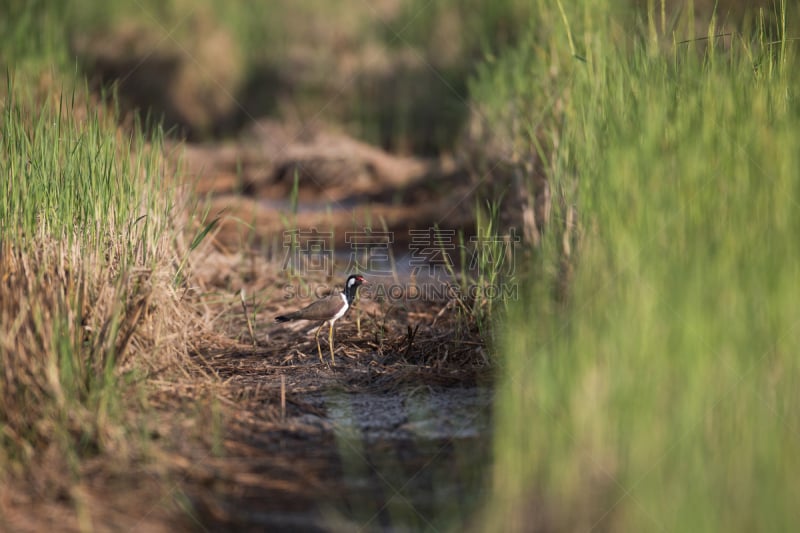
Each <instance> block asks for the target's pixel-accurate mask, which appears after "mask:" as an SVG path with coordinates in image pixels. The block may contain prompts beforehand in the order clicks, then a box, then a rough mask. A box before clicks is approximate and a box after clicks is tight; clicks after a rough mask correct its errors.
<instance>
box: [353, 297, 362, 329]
mask: <svg viewBox="0 0 800 533" xmlns="http://www.w3.org/2000/svg"><path fill="white" fill-rule="evenodd" d="M358 301H359V297H358V293H357V292H356V297H355V300H354V301H353V307H355V308H356V330H357V331H358V336H359V337H360V336H361V310H360V309H359V308H358Z"/></svg>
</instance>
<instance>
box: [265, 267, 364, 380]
mask: <svg viewBox="0 0 800 533" xmlns="http://www.w3.org/2000/svg"><path fill="white" fill-rule="evenodd" d="M362 283H367V280H365V279H364V276H360V275H357V274H353V275H352V276H350V277H349V278H347V282H346V283H345V284H344V291H342V292H340V293H334V294H331V295H330V296H327V297H325V298H322V299H321V300H317V301H316V302H314V303H312V304H311V305H308V306H306V307H304V308H302V309H300V310H299V311H295V312H294V313H289V314H288V315H281V316H276V317H275V322H288V321H290V320H322V324H320V325H319V328H317V334H316V335H315V336H314V338H315V339H316V340H317V351H318V352H319V360H320V361H322V348H321V347H320V345H319V332H320V330H321V329H322V326H324V325H325V323H326V322H327V323H328V324H330V330H329V331H328V346H330V348H331V365H335V364H336V362H335V361H334V359H333V323H334V322H336V321H337V320H339V319H340V318H342V317H343V316H344V314H345V313H346V312H347V310H348V309H350V306H351V305H353V300H354V299H355V297H356V291H357V290H358V287H359V286H360V285H361V284H362Z"/></svg>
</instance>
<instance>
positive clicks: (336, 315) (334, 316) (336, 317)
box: [330, 293, 350, 321]
mask: <svg viewBox="0 0 800 533" xmlns="http://www.w3.org/2000/svg"><path fill="white" fill-rule="evenodd" d="M340 294H341V296H342V301H344V305H343V306H342V308H341V309H340V310H339V312H338V313H336V314H335V315H333V317H332V318H331V319H330V320H332V321H333V320H338V319H340V318H342V317H343V316H344V314H345V313H346V312H347V310H348V309H349V308H350V304H349V303H348V302H347V296H345V295H344V293H340Z"/></svg>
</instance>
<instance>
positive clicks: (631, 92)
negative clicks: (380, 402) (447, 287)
mask: <svg viewBox="0 0 800 533" xmlns="http://www.w3.org/2000/svg"><path fill="white" fill-rule="evenodd" d="M604 4H605V3H603V2H576V3H571V4H567V3H562V2H540V3H539V8H540V10H541V15H542V19H541V20H540V22H539V24H538V26H539V27H541V28H548V30H544V31H549V32H552V33H551V36H550V38H549V39H548V40H547V41H542V40H540V41H537V42H538V44H539V48H535V49H533V51H532V52H531V49H530V48H529V50H528V51H525V50H520V51H519V52H518V59H516V60H508V61H506V62H503V63H502V64H500V65H498V66H497V68H498V69H499V70H498V71H492V72H491V73H490V74H491V76H488V75H487V77H485V78H483V80H484V81H485V82H486V83H490V82H494V83H496V82H497V80H498V79H503V76H505V77H506V78H508V79H516V78H517V77H519V78H522V76H524V75H525V74H524V72H523V71H521V70H519V69H527V70H526V71H525V72H528V73H529V74H528V75H530V76H532V77H536V76H544V75H545V74H544V72H546V71H547V69H552V68H553V65H556V66H557V67H558V68H559V69H561V72H562V76H561V79H563V80H565V82H564V90H563V91H562V95H561V96H562V99H561V102H560V106H561V108H560V109H559V110H557V112H556V116H557V117H558V120H554V121H552V124H553V126H552V127H553V128H554V130H546V131H538V132H536V135H537V136H543V137H544V138H548V137H547V136H548V135H550V138H553V136H557V138H558V140H559V142H558V144H557V145H556V146H555V151H554V155H553V157H552V159H551V161H552V163H551V164H549V165H547V166H546V167H545V169H544V171H545V172H546V173H547V177H548V179H549V180H551V182H552V184H553V187H554V188H555V189H559V188H561V189H562V190H563V191H567V192H565V193H564V198H565V201H564V202H563V205H574V206H576V208H577V213H578V216H577V221H578V229H579V231H578V234H577V235H578V237H577V244H578V246H577V253H575V254H573V257H572V263H573V266H574V271H573V275H572V277H571V278H570V280H569V292H568V297H567V298H566V299H558V298H555V297H554V294H555V293H556V292H557V291H555V290H554V289H555V288H556V286H557V285H558V283H559V282H560V279H559V270H560V269H559V265H558V263H559V261H560V259H561V258H560V253H559V245H558V238H559V234H558V233H559V232H558V231H550V233H549V235H548V236H547V239H546V242H544V243H543V244H542V247H541V249H540V250H538V251H537V252H536V253H535V254H533V255H532V257H534V258H535V259H534V261H537V262H536V263H535V264H534V265H532V270H533V275H532V276H531V280H530V283H529V286H528V288H527V289H526V290H525V291H523V292H524V293H525V295H526V297H524V298H523V300H522V301H520V302H518V303H517V304H516V305H513V306H512V307H511V309H510V311H509V316H508V322H507V324H506V326H505V328H504V335H503V339H504V340H503V341H502V345H503V347H502V355H503V357H502V378H501V380H500V385H499V387H500V388H499V391H498V396H497V397H498V403H497V408H496V430H497V431H496V442H495V458H496V463H495V466H494V483H493V492H492V496H491V498H490V502H489V504H488V506H487V511H486V520H488V521H489V522H490V523H492V524H493V525H495V526H496V525H497V524H503V525H504V526H505V527H504V529H506V530H518V531H519V530H542V531H550V530H553V531H564V530H572V531H574V530H587V531H588V530H594V529H599V530H620V531H654V530H664V531H792V530H796V529H797V528H798V526H799V525H800V515H798V512H797V502H798V501H800V459H799V458H798V454H797V442H798V435H799V434H800V426H798V423H797V416H796V413H797V411H798V409H800V388H798V386H797V385H798V376H800V363H798V358H797V353H798V352H800V322H798V320H800V313H798V310H800V306H798V299H797V294H798V292H797V282H798V279H800V247H798V246H797V242H798V241H797V235H798V234H800V209H799V208H800V204H798V198H800V102H798V98H797V91H796V88H797V87H798V84H800V71H799V70H798V69H797V64H798V55H797V48H796V47H797V44H796V41H795V40H793V39H794V38H796V37H797V35H796V34H795V35H791V34H789V33H788V31H787V28H790V27H791V26H790V23H791V20H789V19H787V12H786V6H785V5H783V6H778V7H776V9H775V11H774V12H772V13H768V14H764V13H762V14H761V15H763V17H760V15H759V13H754V14H751V17H752V19H751V20H753V21H754V23H753V24H752V25H751V26H752V27H754V28H759V27H760V28H762V29H763V28H764V27H766V23H763V24H762V23H760V22H762V21H764V20H766V19H767V16H766V15H769V16H771V19H772V20H773V21H777V24H776V26H774V28H776V29H777V33H778V38H777V39H773V38H771V37H767V36H766V35H767V33H768V32H765V31H756V32H755V33H754V34H741V33H737V32H733V33H732V34H731V35H729V36H726V37H725V38H719V37H715V35H717V34H718V33H719V32H718V30H717V28H716V27H715V26H714V25H713V22H712V25H711V26H710V27H707V28H698V31H699V32H700V33H699V35H698V34H687V33H688V32H687V29H688V28H690V27H691V25H692V24H693V21H691V20H679V21H677V22H675V23H674V24H673V25H672V26H670V25H669V24H668V23H667V24H663V25H662V24H661V23H657V24H649V25H648V24H641V25H638V26H635V25H633V26H632V25H631V24H629V23H626V22H624V21H622V20H621V19H620V18H619V17H617V16H615V15H613V14H611V15H609V13H611V11H609V10H608V9H607V8H608V7H609V6H607V5H604ZM650 5H651V7H652V8H653V9H658V7H659V5H660V2H652V3H650ZM648 18H649V19H650V20H651V21H652V20H656V21H658V20H660V17H659V15H658V11H655V12H651V13H650V15H649V16H644V17H642V19H648ZM623 28H624V30H623ZM705 37H708V38H707V39H706V38H705ZM690 38H691V40H690ZM696 38H700V39H696ZM685 40H688V41H689V42H681V41H685ZM535 53H538V56H536V55H531V54H535ZM479 83H480V81H479ZM504 90H506V94H508V96H509V102H511V103H512V104H513V105H514V106H516V108H518V109H525V106H526V105H530V102H531V101H533V100H534V99H536V98H538V96H537V95H536V94H534V91H531V90H529V89H526V88H525V87H524V86H523V85H522V84H520V86H519V87H518V88H515V89H513V88H512V89H509V88H508V87H506V88H505V89H504ZM498 91H500V90H498ZM495 104H497V105H501V104H500V103H499V102H495ZM528 117H530V115H528V114H525V115H522V116H521V117H519V120H520V122H521V123H523V124H524V123H525V120H526V118H528ZM529 126H532V124H531V123H529ZM498 127H500V126H498ZM528 140H530V138H529V139H528ZM531 142H533V141H531ZM551 148H553V145H551ZM573 181H574V182H576V183H577V187H576V188H575V189H574V193H572V194H571V195H570V194H569V193H568V191H571V190H572V189H571V188H569V187H566V186H565V184H567V183H571V182H573ZM563 213H564V210H563V209H560V208H559V207H558V205H557V202H554V210H553V215H552V217H551V220H550V226H549V227H550V228H557V227H558V224H557V222H559V217H562V216H563ZM545 231H546V232H547V230H545ZM548 243H549V244H548Z"/></svg>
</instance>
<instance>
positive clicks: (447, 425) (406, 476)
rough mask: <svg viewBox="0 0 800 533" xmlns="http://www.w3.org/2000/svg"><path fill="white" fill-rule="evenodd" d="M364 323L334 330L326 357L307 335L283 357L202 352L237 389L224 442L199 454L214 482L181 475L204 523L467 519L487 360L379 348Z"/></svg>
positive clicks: (482, 439) (480, 455) (329, 524)
mask: <svg viewBox="0 0 800 533" xmlns="http://www.w3.org/2000/svg"><path fill="white" fill-rule="evenodd" d="M301 333H302V332H301ZM364 333H365V334H364V335H362V336H361V337H359V336H358V333H357V331H356V328H355V327H354V325H353V324H347V325H345V326H344V327H342V328H341V330H339V331H337V334H338V335H337V339H338V343H337V358H336V366H333V367H331V366H329V365H328V363H327V361H326V362H325V363H321V362H320V361H319V359H318V357H317V353H316V347H315V346H313V340H312V341H311V343H308V342H304V341H299V342H298V344H297V345H296V348H297V351H296V353H295V356H294V357H292V358H290V359H289V360H288V361H287V360H281V359H282V357H283V356H282V354H283V353H285V349H281V348H279V347H275V346H268V345H262V346H257V347H252V346H241V345H240V346H236V347H231V348H230V349H225V350H221V351H218V352H216V353H207V354H205V357H204V359H205V361H206V363H207V365H208V368H209V369H212V370H213V371H214V372H216V373H217V374H218V375H219V377H220V378H222V379H223V380H224V382H225V383H226V387H227V388H228V392H229V395H230V397H238V398H239V402H238V403H237V405H236V406H235V407H234V409H233V410H232V411H231V412H230V417H231V418H230V420H229V423H228V424H227V427H226V430H225V436H224V446H223V450H222V452H221V453H220V454H219V456H218V457H210V458H206V459H205V460H204V461H203V462H204V464H205V467H206V469H207V471H206V478H207V479H208V480H213V482H212V484H213V490H211V491H208V490H203V489H200V490H198V489H197V486H196V485H195V484H194V483H190V484H188V485H187V490H186V491H187V494H188V495H189V497H190V499H191V500H192V503H193V507H194V508H195V510H196V512H197V518H198V520H199V522H200V523H201V524H203V527H207V528H211V529H218V528H224V529H226V530H239V531H263V530H270V531H298V530H301V531H315V530H319V531H339V530H348V531H351V530H354V529H358V530H364V531H373V530H393V531H394V530H399V531H401V530H420V529H441V528H444V527H445V526H448V527H453V526H457V525H459V524H464V523H465V522H466V521H467V520H469V518H470V517H471V516H472V513H473V512H474V511H475V510H476V506H477V502H478V501H479V498H480V496H481V494H482V490H483V488H484V487H485V479H484V478H485V473H486V472H485V467H486V464H487V463H488V453H489V442H490V408H491V400H492V392H491V387H490V376H489V373H488V372H487V370H486V368H482V367H481V365H476V364H475V362H474V361H472V360H470V359H468V358H464V359H463V360H456V361H454V362H453V363H450V364H437V362H436V361H435V360H434V359H431V358H427V357H425V356H424V355H422V354H419V353H417V352H416V349H413V348H412V350H410V351H409V352H410V353H409V355H408V357H406V358H402V357H398V356H397V355H396V353H395V352H394V351H393V350H391V349H387V350H385V352H384V355H383V356H381V355H379V354H378V353H376V351H374V350H370V349H369V345H370V344H371V342H372V341H371V340H370V338H369V335H368V334H366V331H365V332H364ZM418 335H420V334H419V333H418ZM425 336H426V335H425V334H421V335H420V337H419V339H418V340H417V341H416V342H418V343H419V345H420V347H421V348H423V349H424V347H425V344H426V342H428V340H426V338H425ZM345 339H347V340H345ZM395 342H396V343H398V344H399V343H401V342H403V340H402V339H396V341H395ZM309 344H310V345H309ZM388 344H391V342H390V343H388ZM457 344H458V342H457V341H456V340H455V339H453V341H452V346H453V347H456V346H457ZM323 353H324V354H325V355H326V357H327V355H328V354H327V351H326V352H323ZM281 391H283V392H281ZM282 398H283V399H282Z"/></svg>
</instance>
